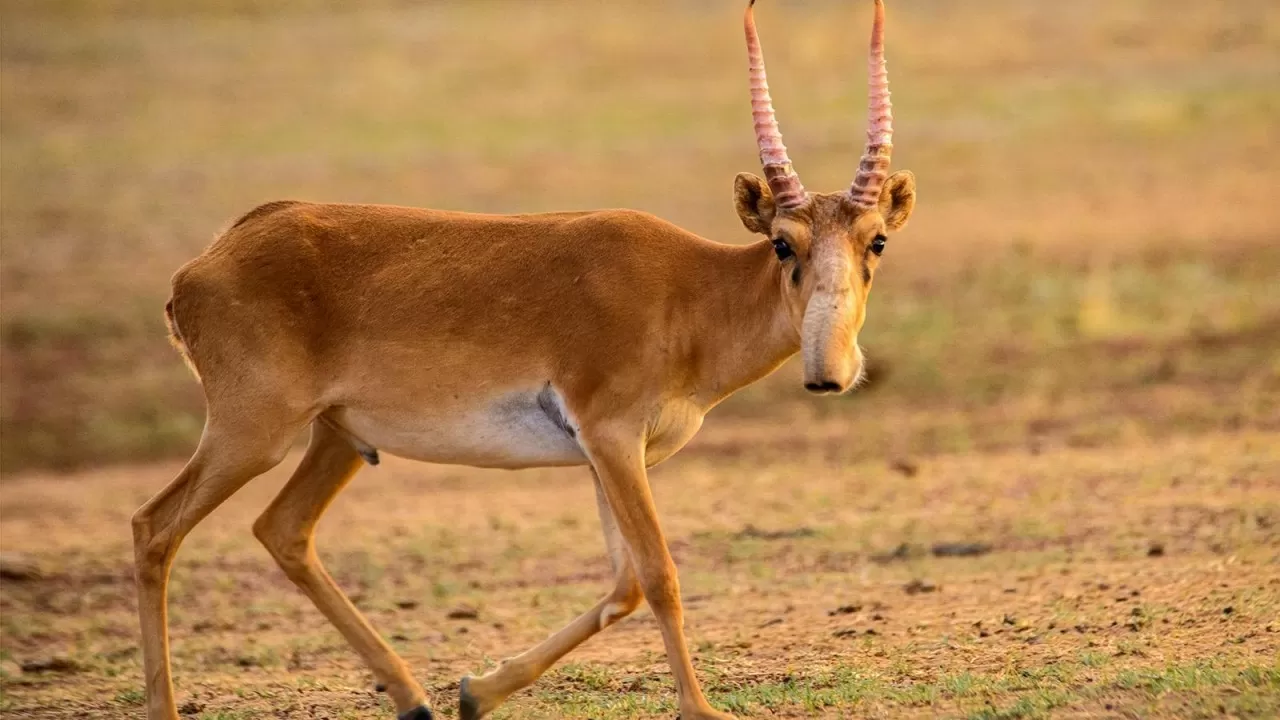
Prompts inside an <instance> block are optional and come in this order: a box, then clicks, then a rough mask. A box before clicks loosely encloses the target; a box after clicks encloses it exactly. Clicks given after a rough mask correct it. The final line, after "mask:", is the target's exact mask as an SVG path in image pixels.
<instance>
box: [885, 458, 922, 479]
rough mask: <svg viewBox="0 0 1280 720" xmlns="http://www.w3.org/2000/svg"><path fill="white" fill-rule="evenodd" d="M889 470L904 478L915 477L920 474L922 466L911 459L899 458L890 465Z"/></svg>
mask: <svg viewBox="0 0 1280 720" xmlns="http://www.w3.org/2000/svg"><path fill="white" fill-rule="evenodd" d="M889 469H890V470H893V471H894V472H896V473H898V474H899V475H902V476H903V477H915V476H916V473H918V472H920V466H919V465H917V464H916V463H915V462H913V461H912V460H910V459H909V458H897V459H895V460H894V461H893V462H891V463H889Z"/></svg>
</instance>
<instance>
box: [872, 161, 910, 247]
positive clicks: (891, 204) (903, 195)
mask: <svg viewBox="0 0 1280 720" xmlns="http://www.w3.org/2000/svg"><path fill="white" fill-rule="evenodd" d="M915 207H916V176H915V175H913V174H911V171H910V170H899V171H898V172H896V173H894V174H892V175H890V176H889V179H888V180H885V181H884V187H883V188H882V189H881V190H880V216H881V217H883V218H884V225H885V227H886V228H888V229H889V231H890V232H893V231H895V230H901V229H902V227H903V226H904V225H906V224H907V220H909V219H910V218H911V211H912V210H914V209H915Z"/></svg>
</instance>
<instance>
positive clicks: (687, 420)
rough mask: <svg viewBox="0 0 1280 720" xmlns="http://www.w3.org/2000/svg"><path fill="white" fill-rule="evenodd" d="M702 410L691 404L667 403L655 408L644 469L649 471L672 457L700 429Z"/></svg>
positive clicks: (674, 401)
mask: <svg viewBox="0 0 1280 720" xmlns="http://www.w3.org/2000/svg"><path fill="white" fill-rule="evenodd" d="M704 414H705V410H703V409H702V408H701V407H699V406H698V405H697V404H696V403H694V402H693V401H691V400H686V399H677V400H669V401H667V402H666V403H664V404H663V405H662V406H661V408H659V410H658V412H657V415H656V416H655V418H654V420H653V422H652V423H651V424H650V426H649V437H648V441H647V442H646V444H645V465H648V466H650V467H652V466H654V465H657V464H658V463H660V462H662V461H663V460H666V459H667V458H669V457H671V456H672V455H675V454H676V453H677V452H679V450H680V449H681V448H683V447H684V446H685V444H686V443H688V442H689V441H690V440H692V439H693V436H694V435H696V434H697V433H698V430H699V429H701V428H702V418H703V415H704Z"/></svg>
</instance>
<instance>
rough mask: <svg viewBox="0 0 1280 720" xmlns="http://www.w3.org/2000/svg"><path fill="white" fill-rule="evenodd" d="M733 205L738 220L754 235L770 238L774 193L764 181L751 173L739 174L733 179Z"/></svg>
mask: <svg viewBox="0 0 1280 720" xmlns="http://www.w3.org/2000/svg"><path fill="white" fill-rule="evenodd" d="M733 204H734V205H735V206H736V207H737V208H738V218H739V219H740V220H742V224H743V226H744V227H746V228H747V229H748V230H750V231H751V232H753V233H760V234H761V235H765V236H768V235H769V234H770V233H771V232H773V214H774V212H775V210H776V208H775V206H774V204H773V193H772V192H771V191H770V190H769V186H768V185H767V184H765V181H764V180H761V179H760V178H758V177H756V176H755V175H752V174H751V173H738V176H737V177H735V178H734V179H733Z"/></svg>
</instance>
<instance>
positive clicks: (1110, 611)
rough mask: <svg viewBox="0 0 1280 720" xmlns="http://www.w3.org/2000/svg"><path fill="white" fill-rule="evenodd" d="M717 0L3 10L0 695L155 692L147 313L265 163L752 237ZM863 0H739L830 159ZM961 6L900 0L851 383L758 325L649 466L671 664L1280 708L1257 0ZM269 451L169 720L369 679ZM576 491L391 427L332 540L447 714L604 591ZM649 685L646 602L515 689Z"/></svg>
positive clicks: (553, 706) (1266, 144)
mask: <svg viewBox="0 0 1280 720" xmlns="http://www.w3.org/2000/svg"><path fill="white" fill-rule="evenodd" d="M741 5H742V3H741V2H730V1H729V0H724V2H707V3H701V2H699V3H692V2H653V3H630V4H618V3H609V4H604V3H579V2H539V3H519V4H517V3H480V2H468V3H447V2H438V3H421V2H401V1H399V0H371V1H370V2H366V3H361V4H359V5H354V4H345V5H343V6H341V7H339V6H337V5H336V4H334V3H330V2H325V1H324V0H281V1H279V2H272V3H265V2H261V1H260V0H236V1H235V2H222V1H218V2H213V1H211V0H189V1H188V2H184V3H170V2H161V1H160V0H127V1H125V0H101V1H98V0H95V1H94V2H88V1H87V0H41V1H40V2H25V1H22V0H15V2H9V3H4V4H3V6H2V7H0V14H2V15H3V18H2V23H0V24H2V25H3V32H0V60H3V62H0V75H2V76H3V77H2V80H3V82H0V139H2V140H3V153H2V154H3V163H0V196H2V197H3V202H4V207H3V212H0V259H2V262H0V308H2V310H3V313H2V315H0V424H2V425H3V428H2V431H0V467H3V469H4V478H3V480H2V481H0V552H3V554H4V558H3V559H4V562H3V566H4V567H3V569H4V576H3V577H0V716H2V717H4V718H9V717H15V718H83V717H94V718H98V717H103V718H107V717H110V718H114V717H138V716H139V715H140V713H141V703H142V700H143V696H142V691H141V688H142V679H141V670H140V657H139V655H138V638H137V629H136V620H135V618H134V611H135V608H134V599H133V588H132V569H131V559H132V552H131V548H130V539H129V516H130V515H131V514H132V512H133V511H134V509H135V508H136V507H137V506H139V505H140V504H141V503H142V502H143V501H145V500H146V498H147V497H148V496H150V495H151V494H152V493H154V492H155V491H157V490H158V489H159V488H161V487H162V486H163V485H164V484H165V483H166V482H168V481H169V480H170V479H171V478H172V476H173V475H174V474H175V473H176V472H177V469H178V467H180V464H179V463H180V461H181V459H182V458H183V457H184V455H185V454H186V453H189V452H190V450H191V448H192V447H193V446H194V442H195V438H196V437H197V436H198V434H199V431H200V424H201V419H202V416H203V406H202V399H201V396H200V392H199V389H198V387H197V386H196V384H195V383H194V382H193V381H192V380H191V378H190V377H189V375H188V373H187V372H186V370H185V369H184V368H183V366H182V363H181V362H180V360H178V358H177V357H176V356H175V355H174V354H173V352H172V350H171V349H170V348H169V347H168V344H167V343H166V341H165V337H164V327H163V321H162V320H161V308H162V307H163V304H164V300H165V297H166V295H167V292H168V278H169V276H170V274H171V273H172V272H173V270H174V269H175V268H176V267H177V266H178V265H180V264H181V263H182V262H184V261H186V260H187V259H189V258H190V257H192V256H193V255H194V254H196V253H197V252H199V251H200V249H201V248H202V247H204V245H205V244H206V243H207V242H208V241H209V239H210V238H211V237H212V235H213V233H214V232H215V231H216V230H217V229H218V228H220V227H224V226H225V225H226V223H227V222H229V221H230V219H232V218H233V217H235V216H236V215H237V214H238V213H240V212H243V211H245V210H247V209H249V208H250V207H252V206H254V205H255V204H257V203H261V202H264V201H267V200H273V199H278V198H281V197H295V198H304V199H313V200H334V201H367V202H392V203H401V204H409V205H422V206H432V207H444V208H456V209H466V210H475V211H489V212H526V211H538V210H551V209H568V208H592V207H615V206H627V207H635V208H640V209H644V210H648V211H652V212H654V213H656V214H658V215H661V216H663V217H665V218H668V219H670V220H672V221H675V222H677V223H679V224H681V225H683V226H685V227H688V228H690V229H691V230H693V231H695V232H698V233H700V234H703V235H705V236H707V237H710V238H714V239H718V240H722V241H725V242H744V241H747V240H748V237H747V235H746V233H745V232H743V231H742V230H741V228H740V227H738V223H737V220H736V219H735V218H734V216H733V212H732V206H731V201H730V195H729V188H730V184H731V181H732V178H733V176H734V174H735V173H737V172H739V171H743V170H749V171H755V170H756V166H757V162H756V157H755V149H754V147H753V146H752V144H751V134H750V124H749V115H748V112H747V102H746V80H745V71H744V67H743V66H744V60H743V50H742V46H741V43H742V37H741V26H740V20H741V16H740V13H741V10H742V7H741ZM860 5H861V3H852V2H818V1H815V2H806V3H768V2H762V3H760V6H759V8H758V11H759V12H758V18H759V22H760V26H761V33H762V35H763V40H764V43H765V48H766V52H767V54H768V57H769V69H770V80H771V85H772V86H773V89H774V93H773V94H774V97H775V100H776V101H777V104H778V111H779V117H780V121H781V124H782V128H783V131H784V133H785V134H786V140H787V144H788V146H789V147H790V148H791V151H792V154H793V157H794V159H795V161H796V165H797V168H798V169H799V171H800V172H801V173H802V175H803V177H804V178H805V183H806V186H810V187H812V188H815V189H821V190H833V189H836V188H839V187H842V186H843V185H844V184H846V183H847V182H848V181H849V179H850V177H851V175H852V172H853V167H854V163H855V162H856V157H857V152H858V148H859V146H860V143H861V141H862V137H861V127H862V119H863V110H862V108H863V107H864V103H865V98H864V97H863V92H864V85H863V78H862V76H861V74H860V73H861V68H862V67H863V59H862V53H863V52H864V49H865V46H864V44H863V43H864V39H865V29H866V18H865V17H864V16H863V15H864V13H862V12H861V11H862V9H865V8H861V7H860ZM977 7H979V6H978V5H975V4H972V3H949V2H942V1H940V0H900V1H899V0H894V1H893V2H891V4H890V18H891V19H890V40H889V61H890V68H891V73H892V79H893V83H894V84H893V87H894V101H895V116H896V117H897V121H896V125H897V134H896V136H895V144H896V146H897V147H896V150H895V156H894V162H895V166H896V167H898V168H909V169H911V170H913V171H915V173H916V174H917V177H918V178H919V181H920V203H919V205H918V206H917V209H916V213H915V215H914V216H913V219H912V221H911V224H910V226H909V227H908V228H907V229H906V230H905V231H904V232H902V233H899V234H897V235H895V236H894V237H893V238H892V239H891V241H890V242H891V244H890V248H889V249H888V250H887V251H886V254H885V260H884V262H883V264H882V268H881V270H880V272H879V273H878V276H877V278H876V289H875V292H874V293H873V294H872V297H871V303H870V307H869V317H868V321H867V325H866V327H865V329H864V331H863V333H862V335H861V341H862V343H863V344H864V346H865V347H866V348H867V351H868V353H869V357H870V358H871V363H872V367H871V369H872V382H871V383H870V385H869V387H867V388H866V389H864V390H861V391H859V392H858V393H856V394H854V395H851V396H849V397H845V398H839V399H823V400H808V399H805V398H804V397H802V395H803V393H802V392H801V391H800V389H799V382H798V380H797V377H796V372H795V368H794V367H788V368H784V369H783V370H782V371H781V372H780V373H778V374H777V376H775V377H773V378H770V379H769V380H766V381H764V382H762V383H760V384H759V385H758V386H756V387H753V388H749V389H748V390H746V391H744V392H743V393H742V394H740V395H739V396H737V397H735V398H732V399H731V400H730V401H729V402H727V403H726V404H725V405H724V406H723V407H721V408H719V409H717V410H716V411H715V412H714V413H712V415H711V416H710V417H709V418H708V421H707V425H706V427H705V429H704V430H703V432H702V434H701V435H700V436H699V437H698V438H696V439H695V441H694V442H693V443H692V444H691V445H690V447H689V448H688V449H687V450H686V451H685V452H683V453H682V454H680V455H678V456H676V457H675V458H673V459H672V460H670V461H669V462H668V463H666V464H664V465H663V466H661V467H659V468H658V469H656V470H655V471H654V473H653V478H654V485H655V493H656V496H657V499H658V503H659V506H660V510H661V512H662V515H663V518H664V523H665V528H666V530H667V533H668V536H669V538H670V540H671V542H672V545H673V551H674V554H675V556H676V559H677V563H678V564H679V566H680V568H681V571H682V575H681V577H682V588H683V594H684V597H685V602H686V607H687V620H688V633H689V636H690V639H691V642H692V645H693V650H694V654H695V663H696V665H697V667H698V669H699V673H700V676H701V677H702V679H703V681H704V683H705V685H706V687H707V689H708V691H709V694H710V696H711V698H712V700H713V702H715V703H716V704H718V705H719V706H720V707H722V708H725V709H728V710H732V711H733V712H735V713H737V714H738V715H740V716H742V717H782V718H787V717H789V718H801V717H804V718H808V717H830V718H846V717H886V718H888V717H892V718H899V717H921V718H924V717H964V718H977V719H987V720H996V719H999V718H1032V717H1061V718H1114V717H1126V718H1129V717H1135V718H1136V717H1142V718H1146V717H1151V718H1209V717H1214V718H1217V717H1238V718H1260V719H1261V718H1274V717H1277V716H1280V293H1277V292H1276V291H1275V279H1276V277H1280V250H1277V248H1280V244H1278V243H1277V241H1278V239H1280V206H1278V205H1277V204H1276V202H1275V190H1274V188H1276V187H1280V155H1277V154H1276V152H1275V148H1276V146H1277V145H1276V128H1277V127H1280V96H1278V95H1277V94H1276V92H1275V88H1276V78H1277V77H1280V55H1277V54H1276V52H1275V48H1276V47H1278V46H1280V12H1278V11H1277V6H1276V4H1275V3H1274V2H1272V1H1271V0H1236V1H1235V2H1233V3H1230V11H1229V12H1226V11H1224V10H1223V8H1224V7H1225V5H1223V4H1218V3H1206V2H1202V1H1200V0H1131V1H1130V2H1124V3H1118V2H1112V1H1110V0H1079V1H1078V2H1072V3H1047V2H1046V3H1027V2H1024V1H1023V0H988V1H987V2H984V3H982V4H981V6H980V7H981V11H980V12H976V11H974V8H977ZM478 38H479V39H482V41H480V40H478ZM851 68H853V69H855V70H850V69H851ZM144 461H152V462H151V464H140V463H142V462H144ZM296 461H297V458H296V456H295V457H291V458H290V459H289V460H287V461H286V462H285V463H283V464H282V465H281V466H280V467H279V468H277V469H276V470H275V471H273V472H272V473H270V474H269V475H268V476H265V477H263V478H260V479H259V480H256V481H255V482H253V483H251V484H250V485H249V486H248V487H247V488H246V489H245V490H243V491H242V492H241V493H239V494H238V495H237V496H235V497H234V498H232V500H231V501H230V502H228V503H227V505H226V507H224V508H222V509H220V510H219V511H218V512H216V513H215V514H214V515H213V516H212V517H211V518H210V519H209V520H208V521H206V522H205V523H204V524H203V525H201V526H200V527H199V528H197V529H196V531H195V532H194V533H193V534H192V535H191V537H190V538H189V539H188V540H187V541H186V543H185V545H184V547H183V549H182V551H181V552H180V553H179V554H178V560H177V564H176V567H175V570H174V583H173V589H172V597H171V608H172V621H173V623H172V624H173V654H174V667H175V675H176V682H177V686H178V692H179V698H180V700H179V701H180V703H181V705H182V708H183V712H184V713H185V715H186V716H188V717H191V718H205V719H207V720H215V719H220V720H231V719H232V718H243V719H246V720H247V719H248V718H259V717H280V718H387V717H390V716H391V709H390V707H389V706H388V705H387V703H386V701H385V699H384V698H382V697H381V696H380V695H378V694H377V693H376V692H375V691H374V690H373V688H372V681H371V678H370V675H369V673H368V672H367V671H366V670H365V669H364V668H363V667H362V666H361V664H360V661H359V660H358V658H357V657H356V656H355V654H354V653H353V652H352V651H350V650H349V649H348V648H347V647H346V646H345V644H344V643H343V641H342V640H341V638H340V637H339V636H338V634H337V633H336V631H334V630H333V629H331V628H330V627H329V626H328V625H327V624H326V623H325V621H324V620H323V618H322V617H321V616H320V615H319V613H318V612H317V611H315V610H314V609H313V608H311V607H310V605H309V603H308V601H307V600H306V599H305V598H304V597H303V596H302V595H301V594H300V593H298V592H297V591H296V590H295V589H294V588H293V587H292V586H291V585H290V584H289V582H288V581H287V580H286V579H285V578H284V576H283V574H282V573H281V572H280V571H279V570H278V569H276V568H275V567H274V565H273V564H272V562H271V560H270V559H269V557H268V556H267V554H266V552H265V550H263V549H262V548H260V547H258V545H257V544H256V542H255V541H254V540H253V538H252V536H251V534H250V531H249V527H250V525H251V523H252V521H253V519H254V518H255V517H256V515H257V513H258V512H260V510H261V508H263V507H264V506H265V505H266V504H267V502H268V501H269V499H270V497H271V496H272V494H273V492H274V490H275V489H276V488H277V487H278V486H279V485H280V484H281V483H282V482H283V480H284V478H285V477H286V476H287V475H288V473H289V472H290V471H291V469H292V467H293V465H294V464H296ZM112 463H115V464H114V465H113V464H112ZM591 495H592V491H591V488H590V482H589V479H588V477H587V475H586V473H585V471H582V470H555V471H527V472H520V473H500V472H482V471H475V470H468V469H463V468H449V467H433V466H425V465H413V464H408V463H403V462H399V461H397V460H395V459H394V458H388V459H387V460H386V462H385V463H384V465H382V466H380V467H378V468H373V469H365V470H363V471H362V472H361V474H360V475H359V476H358V478H357V479H356V481H355V483H354V484H353V485H352V486H351V487H350V488H349V489H348V490H347V491H346V492H345V493H344V495H343V496H342V497H341V498H340V499H339V501H338V502H337V504H336V505H335V507H334V508H333V509H332V511H331V512H330V514H329V515H328V516H327V517H326V519H325V520H324V522H323V523H322V525H321V533H320V536H321V537H320V546H321V547H320V549H321V556H322V557H323V559H324V560H325V562H326V563H327V565H328V567H329V569H330V571H331V572H332V573H333V574H334V576H335V577H336V578H337V579H338V581H339V583H340V584H341V585H342V586H343V587H344V588H345V589H347V590H348V591H349V592H350V593H351V594H352V595H353V596H354V597H355V598H357V604H358V605H359V606H360V607H361V608H363V609H364V610H365V612H366V613H367V614H368V615H369V616H370V618H371V619H372V621H373V622H374V624H375V625H376V626H377V627H378V628H379V629H380V630H381V631H382V633H383V634H384V635H385V636H386V637H387V638H388V639H389V640H390V641H391V642H392V643H393V644H394V645H395V646H396V647H397V649H398V650H399V651H400V652H401V653H402V654H403V655H404V657H405V658H406V659H407V660H408V661H409V662H410V664H411V665H412V666H413V667H414V668H415V670H416V672H417V673H418V677H419V678H421V679H422V681H423V682H424V684H425V686H426V687H427V688H428V690H429V692H430V693H431V695H432V699H433V701H434V703H435V705H436V707H437V709H438V710H439V711H440V713H441V714H442V715H443V716H444V717H454V716H455V714H456V713H455V709H454V703H455V698H456V683H457V680H458V678H459V677H460V676H461V675H463V674H464V673H467V672H478V671H483V670H484V669H485V668H487V667H490V666H491V665H492V664H493V663H495V662H497V661H500V660H501V659H502V658H504V657H506V656H509V655H511V654H514V653H516V652H519V651H521V650H523V649H524V648H526V647H528V646H529V645H531V644H532V643H534V642H536V641H538V640H539V639H541V638H542V637H544V636H545V635H546V634H548V633H550V632H552V631H554V630H555V629H556V628H558V627H560V626H561V625H563V624H564V623H565V622H567V621H568V620H569V619H570V618H571V617H573V616H574V615H575V614H576V613H578V612H581V611H582V610H583V609H585V608H586V607H588V606H590V605H591V604H592V603H593V602H594V601H595V600H596V599H597V598H598V596H599V595H600V594H602V593H603V592H604V591H605V590H606V587H605V586H606V585H607V582H608V580H607V576H608V569H607V562H606V560H605V558H604V550H603V542H602V541H601V539H600V536H599V535H600V533H599V530H598V528H597V524H598V523H597V521H596V519H595V512H594V501H593V499H592V496H591ZM957 554H958V556H957ZM471 611H474V612H471ZM451 615H455V616H457V615H462V616H464V617H450V616H451ZM672 698H673V689H672V686H671V681H670V676H669V673H668V671H667V669H666V664H665V660H664V658H663V656H662V652H661V643H660V640H659V637H658V632H657V628H656V626H655V624H654V622H653V620H652V618H651V616H650V615H649V614H648V611H647V610H645V609H641V610H640V611H639V612H638V613H637V614H636V616H634V617H632V618H630V619H628V620H626V621H625V622H623V623H621V624H620V625H618V626H616V627H614V628H611V629H610V630H608V631H607V632H606V633H604V634H603V635H601V636H599V637H597V638H595V639H593V640H592V641H591V642H589V643H588V644H587V645H586V646H584V647H583V648H581V649H580V650H579V651H578V652H576V653H574V654H572V655H570V656H569V658H567V659H566V661H565V662H564V663H562V664H561V665H559V666H558V667H557V668H555V669H554V670H553V671H551V672H550V673H548V674H547V676H545V677H544V678H543V679H542V680H541V681H540V682H539V683H538V684H536V685H535V686H534V687H532V688H530V689H529V690H527V691H525V692H523V693H520V694H518V695H517V696H515V697H513V698H512V699H511V701H510V703H509V704H508V705H507V706H506V707H504V708H503V709H502V710H500V711H499V712H498V713H497V714H496V716H497V717H498V718H593V719H594V720H624V719H630V718H670V717H673V716H674V715H675V708H674V707H673V705H672V702H671V701H672Z"/></svg>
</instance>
